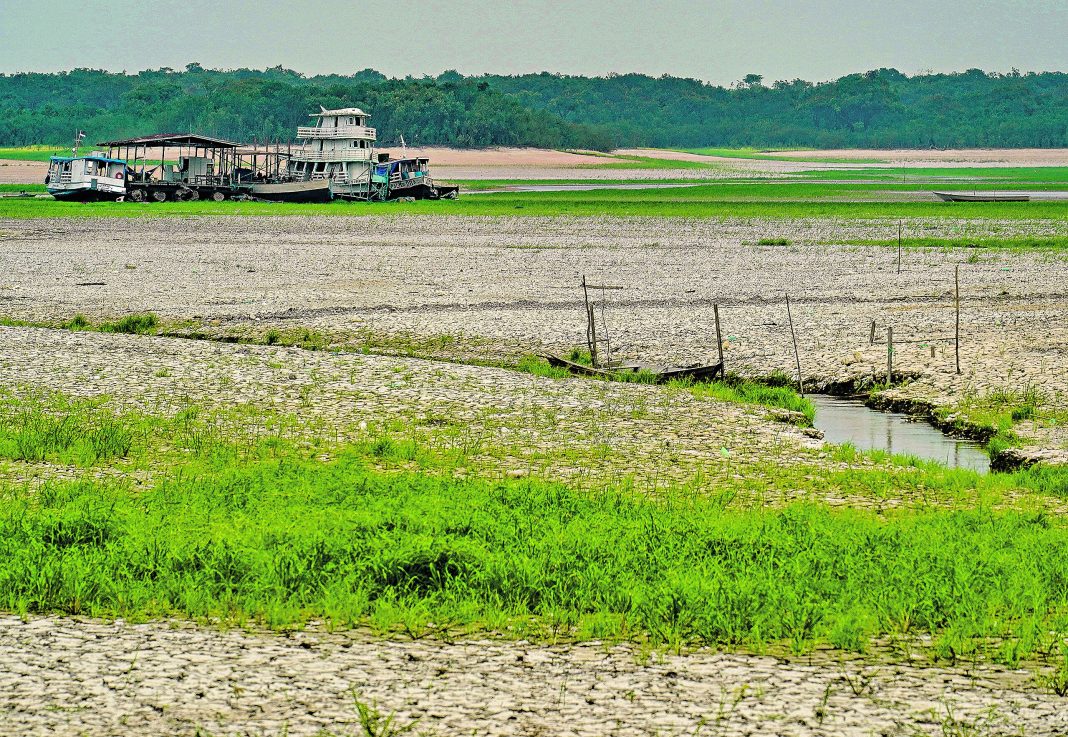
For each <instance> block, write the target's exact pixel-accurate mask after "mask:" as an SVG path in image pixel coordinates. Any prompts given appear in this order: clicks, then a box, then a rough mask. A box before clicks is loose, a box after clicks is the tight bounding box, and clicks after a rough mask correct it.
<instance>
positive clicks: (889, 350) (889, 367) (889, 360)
mask: <svg viewBox="0 0 1068 737" xmlns="http://www.w3.org/2000/svg"><path fill="white" fill-rule="evenodd" d="M893 377H894V328H893V327H888V328H887V329H886V388H887V389H889V388H890V384H891V382H893Z"/></svg>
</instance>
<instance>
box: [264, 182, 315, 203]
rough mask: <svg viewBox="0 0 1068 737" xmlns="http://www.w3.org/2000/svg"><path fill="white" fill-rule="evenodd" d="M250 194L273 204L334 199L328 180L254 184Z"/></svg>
mask: <svg viewBox="0 0 1068 737" xmlns="http://www.w3.org/2000/svg"><path fill="white" fill-rule="evenodd" d="M249 194H250V195H252V196H253V197H258V198H259V199H261V200H270V201H272V202H329V201H330V200H331V199H333V193H332V192H331V191H330V181H329V180H328V179H312V180H311V181H307V182H278V183H267V182H265V183H262V184H253V185H251V187H250V188H249Z"/></svg>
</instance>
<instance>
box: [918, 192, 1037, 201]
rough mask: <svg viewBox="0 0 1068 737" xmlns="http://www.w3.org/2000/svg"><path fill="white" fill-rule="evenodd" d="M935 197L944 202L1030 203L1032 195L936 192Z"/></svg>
mask: <svg viewBox="0 0 1068 737" xmlns="http://www.w3.org/2000/svg"><path fill="white" fill-rule="evenodd" d="M935 195H936V196H937V197H938V198H939V199H940V200H942V201H943V202H1030V201H1031V197H1030V195H1025V194H997V193H995V192H984V193H982V194H980V193H978V192H976V193H973V194H967V193H964V192H935Z"/></svg>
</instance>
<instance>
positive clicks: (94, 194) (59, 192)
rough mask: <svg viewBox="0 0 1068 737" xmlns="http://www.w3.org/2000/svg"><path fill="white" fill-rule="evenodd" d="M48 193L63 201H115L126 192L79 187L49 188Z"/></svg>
mask: <svg viewBox="0 0 1068 737" xmlns="http://www.w3.org/2000/svg"><path fill="white" fill-rule="evenodd" d="M48 194H50V195H52V196H53V197H55V198H56V199H57V200H61V201H63V202H115V201H116V200H118V199H119V198H120V197H122V196H123V195H124V194H125V192H105V191H103V190H100V189H89V188H88V187H77V188H74V189H53V188H51V187H49V188H48Z"/></svg>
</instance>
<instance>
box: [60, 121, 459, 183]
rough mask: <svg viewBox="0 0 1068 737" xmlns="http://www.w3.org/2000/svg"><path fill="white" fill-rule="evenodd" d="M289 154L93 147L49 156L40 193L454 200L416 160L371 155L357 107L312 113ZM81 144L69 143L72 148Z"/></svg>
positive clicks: (278, 147)
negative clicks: (104, 151)
mask: <svg viewBox="0 0 1068 737" xmlns="http://www.w3.org/2000/svg"><path fill="white" fill-rule="evenodd" d="M312 117H314V118H316V119H317V120H316V124H315V125H314V126H300V127H298V128H297V138H298V139H299V140H300V143H299V144H297V145H296V146H294V145H289V144H285V145H283V144H272V145H264V144H255V145H252V146H243V145H241V144H238V143H234V142H232V141H226V140H223V139H220V138H212V137H210V136H202V135H198V134H195V133H161V134H157V135H151V136H141V137H138V138H127V139H123V140H118V141H107V142H104V143H100V144H98V145H100V146H104V147H107V154H106V155H105V154H102V153H97V152H94V153H93V154H92V155H91V156H84V157H79V156H77V142H76V144H75V149H74V154H75V155H74V156H71V157H59V156H56V157H52V164H51V166H50V169H49V176H48V178H47V179H46V183H47V184H48V191H49V192H51V193H52V194H53V195H55V196H56V197H57V198H59V199H87V200H88V199H112V200H115V199H125V200H129V201H131V202H167V201H173V200H199V199H212V200H215V201H216V202H221V201H223V200H226V199H230V198H232V197H245V198H252V199H261V200H268V201H271V202H329V201H330V200H332V199H334V198H340V199H348V200H363V201H367V202H372V201H379V202H381V201H385V200H393V199H399V198H413V199H441V198H455V197H456V196H457V195H458V194H459V188H458V187H455V186H450V185H443V184H439V183H437V182H435V181H434V180H433V178H432V177H431V176H430V162H429V160H428V159H426V158H424V157H408V156H407V151H405V155H404V156H403V157H402V158H399V159H394V158H392V157H390V155H389V153H387V152H382V153H379V152H378V151H376V149H375V141H376V137H377V131H375V129H374V128H370V127H368V126H367V118H368V116H367V113H365V112H364V111H362V110H360V109H359V108H355V107H351V108H340V109H337V110H327V109H325V108H320V112H318V113H314V114H313V115H312ZM79 135H80V136H81V134H79ZM80 141H81V138H79V139H78V142H80Z"/></svg>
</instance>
